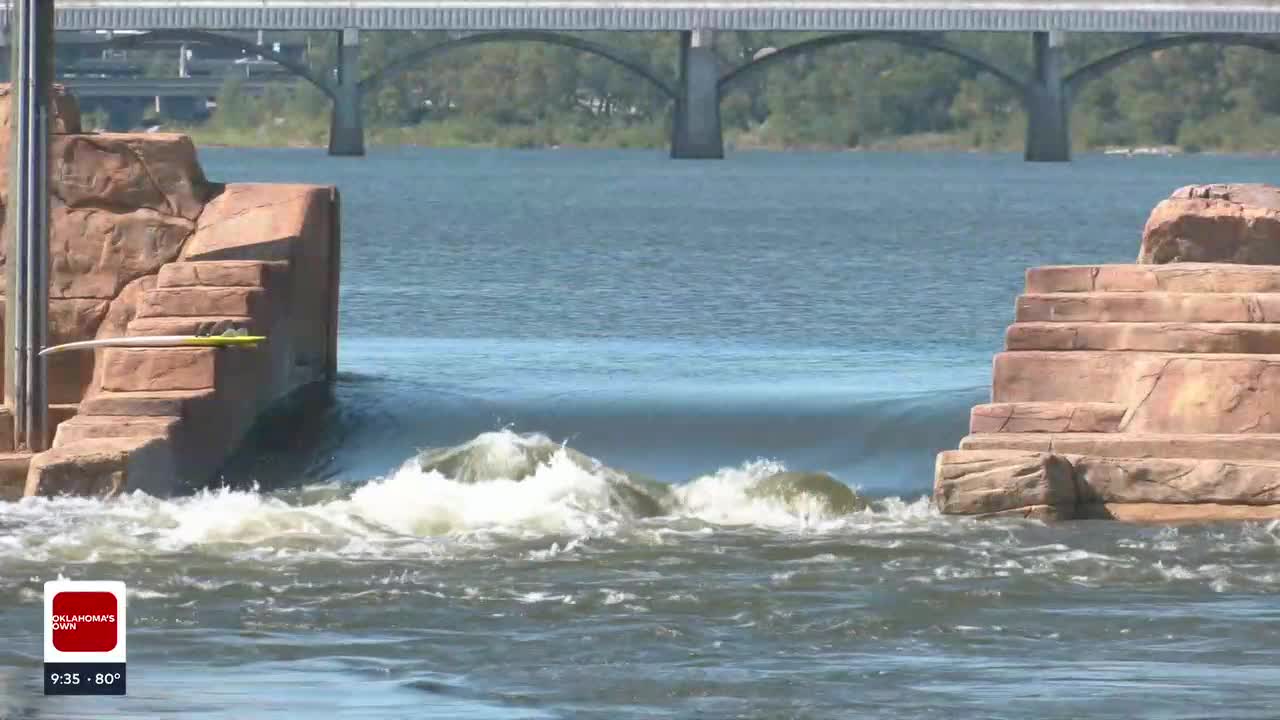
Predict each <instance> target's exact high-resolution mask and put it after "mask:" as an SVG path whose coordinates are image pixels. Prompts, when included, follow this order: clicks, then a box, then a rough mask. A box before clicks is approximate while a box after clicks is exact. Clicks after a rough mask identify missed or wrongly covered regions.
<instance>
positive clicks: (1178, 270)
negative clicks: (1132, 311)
mask: <svg viewBox="0 0 1280 720" xmlns="http://www.w3.org/2000/svg"><path fill="white" fill-rule="evenodd" d="M1067 292H1073V293H1074V292H1079V293H1083V292H1177V293H1255V292H1257V293H1274V292H1280V267H1274V266H1269V265H1223V264H1214V263H1173V264H1170V265H1049V266H1045V267H1036V268H1030V269H1028V270H1027V293H1028V294H1049V293H1067Z"/></svg>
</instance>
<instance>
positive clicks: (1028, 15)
mask: <svg viewBox="0 0 1280 720" xmlns="http://www.w3.org/2000/svg"><path fill="white" fill-rule="evenodd" d="M57 7H58V13H57V20H56V23H57V28H58V29H60V30H126V29H129V30H160V29H168V30H173V29H189V28H200V29H206V30H258V29H272V30H333V29H337V28H355V29H360V30H499V29H502V30H513V29H539V30H632V31H653V30H695V29H713V30H794V31H833V32H834V31H857V30H902V31H927V32H944V31H1007V32H1047V31H1052V30H1058V31H1066V32H1126V33H1133V32H1141V33H1280V2H1277V1H1276V0H1220V1H1219V2H1215V3H1213V4H1211V5H1206V4H1204V3H1195V2H1186V1H1185V0H1183V1H1181V2H1171V3H1161V2H1153V1H1152V0H1007V1H1006V0H987V1H975V0H957V1H954V2H951V1H939V0H926V1H920V0H310V1H307V0H258V1H257V2H252V1H247V0H58V2H57Z"/></svg>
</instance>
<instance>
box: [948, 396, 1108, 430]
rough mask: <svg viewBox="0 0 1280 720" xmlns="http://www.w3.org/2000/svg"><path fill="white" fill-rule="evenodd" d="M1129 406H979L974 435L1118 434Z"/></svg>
mask: <svg viewBox="0 0 1280 720" xmlns="http://www.w3.org/2000/svg"><path fill="white" fill-rule="evenodd" d="M1125 410H1126V407H1125V406H1124V405H1121V404H1120V403H1102V402H1078V403H1072V402H1014V403H988V404H986V405H976V406H974V408H973V410H972V411H971V412H970V413H969V432H971V433H1044V432H1056V433H1061V432H1085V433H1113V432H1118V431H1119V429H1120V426H1121V421H1122V420H1123V419H1124V413H1125Z"/></svg>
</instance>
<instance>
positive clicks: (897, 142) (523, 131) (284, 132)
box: [158, 121, 1280, 156]
mask: <svg viewBox="0 0 1280 720" xmlns="http://www.w3.org/2000/svg"><path fill="white" fill-rule="evenodd" d="M158 129H159V130H161V131H164V132H178V133H182V134H184V135H189V136H190V137H191V138H192V139H193V140H194V141H195V143H196V144H197V145H199V146H201V147H224V148H285V147H293V148H308V147H310V148H322V147H326V146H327V145H328V142H329V127H328V124H327V123H320V122H317V123H309V124H304V125H297V124H288V123H279V124H270V125H263V126H260V127H257V128H227V127H221V126H218V125H215V124H203V125H163V126H159V128H158ZM365 139H366V143H367V144H368V145H369V146H372V147H378V146H381V147H431V148H448V149H463V148H484V149H515V150H556V149H561V148H577V149H632V150H646V149H647V150H666V149H667V147H668V144H669V139H668V131H667V129H666V128H665V127H660V126H656V125H638V126H633V127H625V128H583V127H570V128H540V127H512V126H499V125H494V124H492V123H484V122H480V123H469V122H464V121H448V122H442V123H433V124H423V125H412V126H405V127H371V128H366V130H365ZM1022 143H1023V139H1022V134H1021V132H1011V133H1007V134H996V135H992V136H986V135H982V134H981V133H975V132H974V131H955V132H940V133H917V134H913V135H902V136H895V137H886V138H875V139H871V140H868V141H866V142H861V143H858V144H857V145H835V144H830V143H806V142H788V141H782V140H779V139H777V138H775V137H773V136H771V135H770V134H769V133H767V132H763V131H760V130H752V131H742V130H731V131H727V132H726V133H725V149H726V150H728V151H735V150H736V151H765V152H979V153H1005V152H1012V153H1017V152H1022V149H1023V148H1022ZM1075 151H1076V152H1085V153H1106V154H1111V155H1180V154H1206V155H1245V156H1250V155H1252V156H1270V155H1275V154H1277V153H1280V146H1276V145H1269V144H1264V145H1258V146H1256V147H1254V146H1251V145H1244V146H1239V145H1235V144H1224V145H1220V146H1219V145H1210V146H1200V145H1194V144H1192V145H1184V146H1178V145H1161V144H1146V145H1144V144H1135V145H1093V144H1089V143H1084V142H1082V141H1079V140H1077V142H1076V143H1075Z"/></svg>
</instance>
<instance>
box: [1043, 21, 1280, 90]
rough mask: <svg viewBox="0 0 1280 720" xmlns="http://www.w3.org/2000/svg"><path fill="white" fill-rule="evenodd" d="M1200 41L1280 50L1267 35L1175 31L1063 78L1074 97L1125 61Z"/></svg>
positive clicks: (1082, 67)
mask: <svg viewBox="0 0 1280 720" xmlns="http://www.w3.org/2000/svg"><path fill="white" fill-rule="evenodd" d="M1200 43H1216V44H1218V45H1227V46H1237V47H1251V48H1255V49H1257V50H1262V51H1263V52H1269V53H1273V54H1280V43H1277V42H1276V41H1273V40H1268V39H1267V38H1266V37H1265V36H1258V35H1243V34H1233V35H1214V34H1210V33H1196V34H1191V35H1172V36H1169V37H1162V38H1157V39H1155V40H1148V41H1145V42H1141V43H1138V44H1137V45H1134V46H1132V47H1127V48H1124V49H1123V50H1117V51H1116V52H1113V53H1111V54H1110V55H1107V56H1105V57H1101V58H1098V59H1097V60H1094V61H1093V62H1090V63H1088V64H1086V65H1083V66H1081V67H1079V68H1076V69H1075V70H1073V71H1071V72H1070V73H1067V75H1066V76H1065V77H1064V78H1063V79H1062V84H1063V85H1064V86H1065V88H1066V90H1067V97H1068V98H1071V97H1072V96H1073V95H1074V94H1075V91H1077V90H1079V89H1080V88H1081V87H1083V86H1084V85H1085V84H1087V83H1089V82H1091V81H1093V80H1096V79H1098V78H1099V77H1102V76H1103V75H1105V74H1106V73H1108V72H1110V71H1112V70H1114V69H1116V68H1118V67H1120V66H1121V65H1124V64H1125V63H1128V62H1132V61H1134V60H1137V59H1138V58H1140V57H1144V56H1147V55H1150V54H1152V53H1154V52H1156V51H1158V50H1166V49H1168V48H1175V47H1182V46H1184V45H1198V44H1200Z"/></svg>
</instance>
